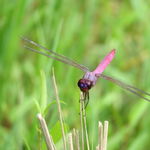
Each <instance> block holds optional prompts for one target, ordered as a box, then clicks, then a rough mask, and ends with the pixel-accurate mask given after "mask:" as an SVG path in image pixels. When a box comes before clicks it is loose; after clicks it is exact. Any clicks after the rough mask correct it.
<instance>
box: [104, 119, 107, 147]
mask: <svg viewBox="0 0 150 150" xmlns="http://www.w3.org/2000/svg"><path fill="white" fill-rule="evenodd" d="M107 137H108V121H104V150H106V149H107Z"/></svg>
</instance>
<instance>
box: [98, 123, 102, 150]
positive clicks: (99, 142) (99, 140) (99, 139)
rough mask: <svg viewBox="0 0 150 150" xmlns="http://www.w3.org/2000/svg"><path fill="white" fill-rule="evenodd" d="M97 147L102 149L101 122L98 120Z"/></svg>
mask: <svg viewBox="0 0 150 150" xmlns="http://www.w3.org/2000/svg"><path fill="white" fill-rule="evenodd" d="M98 147H99V150H103V124H102V123H101V122H100V121H99V122H98Z"/></svg>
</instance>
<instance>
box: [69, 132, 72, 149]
mask: <svg viewBox="0 0 150 150" xmlns="http://www.w3.org/2000/svg"><path fill="white" fill-rule="evenodd" d="M68 142H69V150H73V140H72V133H69V137H68Z"/></svg>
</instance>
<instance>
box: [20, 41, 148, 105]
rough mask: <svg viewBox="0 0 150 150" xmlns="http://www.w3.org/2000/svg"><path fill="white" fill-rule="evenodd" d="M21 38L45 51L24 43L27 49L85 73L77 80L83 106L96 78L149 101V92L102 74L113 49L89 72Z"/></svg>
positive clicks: (112, 53)
mask: <svg viewBox="0 0 150 150" xmlns="http://www.w3.org/2000/svg"><path fill="white" fill-rule="evenodd" d="M22 39H23V40H24V41H25V42H27V43H29V44H31V45H32V46H35V47H38V48H41V49H43V50H45V52H42V51H39V50H36V49H34V48H31V47H29V46H27V45H25V46H24V47H25V48H27V49H28V50H30V51H33V52H35V53H38V54H41V55H44V56H47V57H50V58H52V59H54V60H57V61H60V62H62V63H65V64H68V65H70V66H73V67H75V68H78V69H80V70H82V71H83V72H84V73H85V74H84V76H83V77H82V78H81V79H80V80H79V81H78V87H79V88H80V90H81V91H82V92H83V95H84V100H87V102H86V105H85V107H86V106H87V104H88V101H89V90H90V89H91V88H92V87H93V86H94V85H95V84H96V82H97V79H98V78H103V79H105V80H109V81H111V82H113V83H115V84H117V85H119V86H120V87H122V88H123V89H125V90H127V91H129V92H131V93H134V94H136V95H137V96H139V97H140V98H142V99H144V100H146V101H149V102H150V99H149V98H147V97H146V96H150V94H149V93H147V92H145V91H143V90H140V89H138V88H136V87H133V86H131V85H128V84H126V83H123V82H121V81H119V80H117V79H114V78H112V77H109V76H107V75H104V74H103V71H104V70H105V69H106V67H107V66H108V64H109V63H110V62H111V61H112V59H113V58H114V56H115V52H116V51H115V49H113V50H112V51H110V52H109V53H108V54H107V56H106V57H105V58H104V59H103V60H102V61H101V62H100V64H99V65H98V66H97V67H96V69H95V70H94V71H92V72H90V71H89V69H88V68H87V67H85V66H83V65H81V64H78V63H76V62H75V61H73V60H71V59H69V58H67V57H66V56H64V55H60V54H58V53H56V52H54V51H52V50H49V49H47V48H45V47H43V46H41V45H40V44H37V43H35V42H34V41H31V40H29V39H27V38H22ZM46 52H48V53H49V54H47V53H46Z"/></svg>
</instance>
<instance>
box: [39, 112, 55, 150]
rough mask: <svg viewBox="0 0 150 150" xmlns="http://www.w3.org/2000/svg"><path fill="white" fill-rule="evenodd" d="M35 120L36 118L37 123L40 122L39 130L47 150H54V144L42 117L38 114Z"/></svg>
mask: <svg viewBox="0 0 150 150" xmlns="http://www.w3.org/2000/svg"><path fill="white" fill-rule="evenodd" d="M37 118H38V119H39V121H40V125H41V129H42V132H43V135H44V137H45V141H46V145H47V149H48V150H55V147H54V142H53V140H52V137H51V136H50V134H49V131H48V127H47V125H46V121H45V119H44V118H43V117H42V115H41V114H38V115H37Z"/></svg>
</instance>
